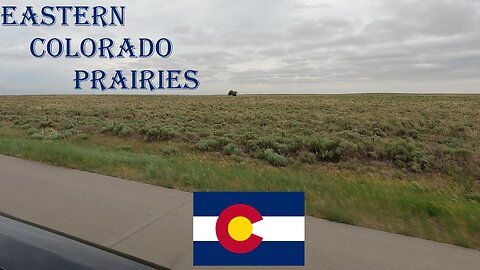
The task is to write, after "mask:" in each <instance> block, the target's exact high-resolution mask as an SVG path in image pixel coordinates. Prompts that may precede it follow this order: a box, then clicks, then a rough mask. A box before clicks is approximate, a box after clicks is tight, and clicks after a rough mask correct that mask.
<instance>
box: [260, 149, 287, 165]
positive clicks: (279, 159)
mask: <svg viewBox="0 0 480 270" xmlns="http://www.w3.org/2000/svg"><path fill="white" fill-rule="evenodd" d="M264 157H265V160H267V161H268V162H269V163H270V164H272V165H273V166H277V167H285V166H287V165H288V159H287V158H285V157H284V156H282V155H280V154H278V153H276V152H275V151H273V149H267V150H265V152H264Z"/></svg>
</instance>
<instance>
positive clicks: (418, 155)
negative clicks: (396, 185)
mask: <svg viewBox="0 0 480 270" xmlns="http://www.w3.org/2000/svg"><path fill="white" fill-rule="evenodd" d="M385 155H386V158H387V159H389V160H391V161H393V162H394V163H395V165H397V166H398V167H400V168H404V169H409V170H412V171H416V172H420V171H423V170H428V169H429V167H430V162H431V158H432V157H431V155H429V154H428V153H427V152H425V151H424V150H422V149H421V148H419V147H418V146H417V145H415V144H413V143H409V142H407V141H405V140H399V141H392V142H390V143H389V144H387V145H386V147H385Z"/></svg>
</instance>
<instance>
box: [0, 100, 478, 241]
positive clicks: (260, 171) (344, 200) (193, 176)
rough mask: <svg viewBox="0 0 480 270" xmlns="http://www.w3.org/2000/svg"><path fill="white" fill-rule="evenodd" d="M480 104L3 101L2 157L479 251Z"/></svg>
mask: <svg viewBox="0 0 480 270" xmlns="http://www.w3.org/2000/svg"><path fill="white" fill-rule="evenodd" d="M479 105H480V96H475V95H470V96H467V95H465V96H428V95H426V96H419V95H415V96H413V95H345V96H243V97H235V98H234V97H218V96H42V97H40V96H23V97H6V96H4V97H0V125H1V126H2V127H0V153H3V154H7V155H12V156H18V157H24V158H29V159H34V160H39V161H44V162H49V163H52V164H56V165H60V166H65V167H71V168H77V169H81V170H87V171H93V172H98V173H103V174H108V175H114V176H120V177H124V178H127V179H131V180H136V181H142V182H146V183H151V184H155V185H162V186H166V187H169V188H175V189H183V190H188V191H194V190H235V191H247V190H248V191H252V190H256V191H265V190H267V191H290V190H291V191H305V192H306V197H307V212H308V214H310V215H313V216H317V217H323V218H327V219H330V220H335V221H339V222H345V223H350V224H354V225H360V226H365V227H370V228H375V229H381V230H386V231H391V232H397V233H401V234H405V235H411V236H416V237H422V238H426V239H432V240H436V241H442V242H448V243H453V244H457V245H462V246H467V247H474V248H477V249H480V184H479V181H480V169H479V165H480V156H479V155H480V147H479V146H480V111H479V110H478V106H479Z"/></svg>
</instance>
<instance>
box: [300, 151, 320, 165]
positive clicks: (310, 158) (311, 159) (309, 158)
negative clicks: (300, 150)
mask: <svg viewBox="0 0 480 270" xmlns="http://www.w3.org/2000/svg"><path fill="white" fill-rule="evenodd" d="M300 160H301V161H302V162H305V163H310V164H313V163H315V161H316V160H317V156H315V154H313V153H304V154H303V155H302V156H301V157H300Z"/></svg>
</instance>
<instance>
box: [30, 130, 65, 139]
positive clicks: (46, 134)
mask: <svg viewBox="0 0 480 270" xmlns="http://www.w3.org/2000/svg"><path fill="white" fill-rule="evenodd" d="M30 138H32V139H34V140H48V141H56V140H59V139H61V138H62V136H61V134H60V133H58V131H56V130H55V129H53V128H46V129H41V130H40V131H38V132H37V133H33V134H32V135H30Z"/></svg>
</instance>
